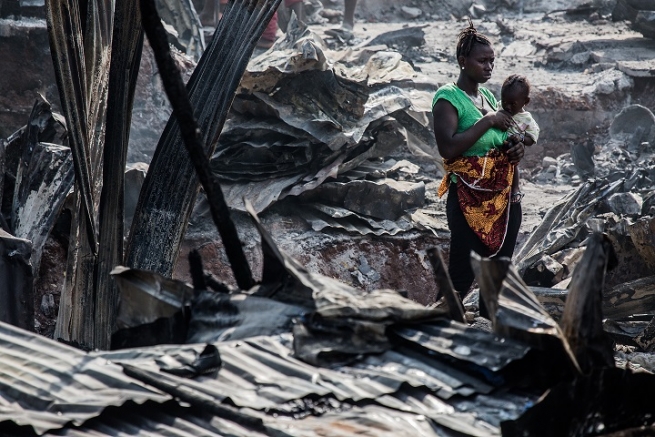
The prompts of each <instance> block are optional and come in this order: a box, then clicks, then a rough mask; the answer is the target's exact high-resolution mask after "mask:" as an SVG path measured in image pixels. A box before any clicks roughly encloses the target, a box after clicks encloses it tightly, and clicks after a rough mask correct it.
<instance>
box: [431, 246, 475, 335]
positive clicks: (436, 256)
mask: <svg viewBox="0 0 655 437" xmlns="http://www.w3.org/2000/svg"><path fill="white" fill-rule="evenodd" d="M427 254H428V259H429V260H430V264H431V265H432V270H434V276H435V279H436V280H437V286H438V287H439V294H441V295H443V297H444V299H445V300H446V304H447V306H448V313H449V314H450V318H451V319H453V320H454V321H456V322H460V323H464V322H465V320H466V319H465V318H464V305H462V298H461V297H460V296H459V293H457V290H455V287H454V286H453V283H452V281H451V280H450V276H449V275H448V268H447V267H446V263H445V261H444V259H443V255H442V254H441V250H439V248H437V247H433V248H430V249H428V251H427ZM438 299H439V296H438V295H437V300H438Z"/></svg>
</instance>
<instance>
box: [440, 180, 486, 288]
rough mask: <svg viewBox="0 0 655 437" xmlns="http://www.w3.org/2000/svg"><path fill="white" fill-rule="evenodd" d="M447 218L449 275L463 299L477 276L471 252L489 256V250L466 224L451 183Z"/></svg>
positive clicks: (455, 189) (455, 188) (454, 186)
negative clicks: (472, 264)
mask: <svg viewBox="0 0 655 437" xmlns="http://www.w3.org/2000/svg"><path fill="white" fill-rule="evenodd" d="M446 217H447V219H448V228H449V229H450V255H449V257H448V259H449V261H448V274H449V275H450V279H451V280H452V282H453V286H454V287H455V290H457V291H458V292H459V294H460V296H461V297H462V298H463V297H464V296H465V295H466V294H467V293H468V291H469V288H471V284H473V280H474V279H475V275H474V273H473V268H472V267H471V251H474V252H475V253H478V254H480V255H481V256H488V253H489V252H488V250H487V248H486V247H485V246H484V244H482V241H480V238H479V237H478V236H477V235H476V234H475V232H473V230H472V229H471V227H470V226H469V225H468V223H467V222H466V218H465V217H464V214H463V213H462V209H461V208H460V206H459V200H458V197H457V184H454V183H451V184H450V189H449V190H448V200H447V201H446Z"/></svg>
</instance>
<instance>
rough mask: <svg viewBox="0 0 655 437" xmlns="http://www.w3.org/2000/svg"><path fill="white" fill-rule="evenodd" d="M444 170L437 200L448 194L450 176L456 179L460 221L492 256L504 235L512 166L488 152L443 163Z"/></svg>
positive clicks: (495, 152)
mask: <svg viewBox="0 0 655 437" xmlns="http://www.w3.org/2000/svg"><path fill="white" fill-rule="evenodd" d="M444 168H445V170H446V175H445V176H444V177H443V180H442V181H441V186H440V187H439V191H438V194H439V197H442V196H443V195H444V194H446V192H447V191H448V188H449V187H450V184H451V176H452V175H453V174H454V175H457V177H458V178H457V180H458V182H457V196H458V198H459V206H460V208H461V209H462V212H463V213H464V217H466V221H467V222H468V224H469V226H470V227H471V229H472V230H473V231H474V232H475V233H476V234H477V236H478V237H480V240H481V241H482V243H483V244H484V245H485V246H486V247H487V248H488V249H489V251H490V255H489V256H494V255H495V254H496V253H498V251H499V250H500V248H501V247H502V245H503V242H504V241H505V234H506V233H507V225H508V222H509V200H510V195H511V191H512V178H513V177H514V166H513V165H512V164H510V163H509V159H508V157H507V154H506V153H504V152H502V151H500V150H498V149H492V150H490V151H489V152H488V153H487V154H486V155H485V156H462V157H459V158H453V159H444Z"/></svg>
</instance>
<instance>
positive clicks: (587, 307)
mask: <svg viewBox="0 0 655 437" xmlns="http://www.w3.org/2000/svg"><path fill="white" fill-rule="evenodd" d="M612 256H613V249H612V245H611V243H610V242H609V240H607V239H606V238H605V237H603V236H602V235H601V234H593V235H592V236H591V237H590V238H589V244H588V245H587V250H586V251H585V253H584V255H583V256H582V260H581V261H580V263H579V264H578V266H577V267H576V268H575V271H574V272H573V279H572V280H571V284H570V286H569V295H568V297H567V299H566V305H565V306H564V314H563V315H562V321H561V323H560V326H561V328H562V331H563V332H564V336H565V337H566V339H567V340H568V342H569V345H570V347H571V350H572V351H573V353H574V354H575V357H576V359H577V361H578V364H579V365H580V369H581V370H582V371H583V372H584V373H589V372H590V371H591V369H593V368H597V367H614V356H613V353H612V347H611V344H610V341H609V339H608V337H607V336H606V334H605V332H604V331H603V311H602V297H603V284H604V282H605V272H606V271H607V266H608V263H609V262H610V259H611V257H612Z"/></svg>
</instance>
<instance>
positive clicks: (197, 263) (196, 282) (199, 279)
mask: <svg viewBox="0 0 655 437" xmlns="http://www.w3.org/2000/svg"><path fill="white" fill-rule="evenodd" d="M189 272H190V273H191V281H192V282H193V289H194V290H206V289H207V283H206V282H205V271H204V269H203V267H202V257H201V256H200V252H198V251H197V250H196V249H193V250H192V251H191V252H189Z"/></svg>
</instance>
